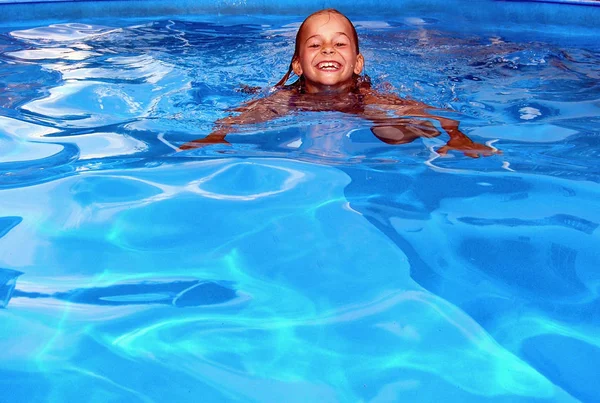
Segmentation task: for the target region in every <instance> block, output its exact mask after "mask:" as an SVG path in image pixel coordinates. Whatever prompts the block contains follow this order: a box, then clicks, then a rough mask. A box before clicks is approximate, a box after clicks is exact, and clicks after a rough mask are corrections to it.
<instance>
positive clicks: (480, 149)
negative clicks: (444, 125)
mask: <svg viewBox="0 0 600 403" xmlns="http://www.w3.org/2000/svg"><path fill="white" fill-rule="evenodd" d="M450 150H456V151H460V152H462V153H463V154H464V155H466V156H467V157H471V158H479V157H480V156H482V155H483V156H484V157H489V156H491V155H494V154H502V151H500V150H498V149H497V148H493V147H490V146H486V145H484V144H480V143H476V142H474V141H471V140H470V139H468V138H466V137H464V138H451V139H450V140H449V141H448V143H446V145H445V146H443V147H440V148H439V149H438V150H437V152H438V154H440V155H446V154H448V151H450Z"/></svg>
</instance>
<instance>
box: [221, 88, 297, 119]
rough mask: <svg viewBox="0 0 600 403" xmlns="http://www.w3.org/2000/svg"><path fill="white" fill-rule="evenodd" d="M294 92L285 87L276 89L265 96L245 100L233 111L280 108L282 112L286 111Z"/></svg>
mask: <svg viewBox="0 0 600 403" xmlns="http://www.w3.org/2000/svg"><path fill="white" fill-rule="evenodd" d="M292 92H293V91H291V90H289V89H285V88H284V89H279V90H275V91H274V92H272V93H271V94H269V95H267V96H265V97H262V98H258V99H253V100H250V101H248V102H245V103H243V104H242V105H240V106H238V107H237V108H235V109H233V111H234V112H246V111H251V110H261V109H270V110H278V111H280V112H283V113H285V112H287V110H288V109H289V100H290V97H291V96H292Z"/></svg>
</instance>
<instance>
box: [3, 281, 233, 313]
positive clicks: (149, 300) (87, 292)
mask: <svg viewBox="0 0 600 403" xmlns="http://www.w3.org/2000/svg"><path fill="white" fill-rule="evenodd" d="M236 296H237V295H236V292H235V290H233V289H231V288H228V287H226V286H224V285H221V284H217V283H215V282H210V281H201V280H188V281H172V282H143V283H133V284H115V285H111V286H108V287H91V288H76V289H73V290H69V291H65V292H55V293H52V294H46V293H39V292H26V291H21V290H15V291H14V293H13V297H21V298H53V299H58V300H62V301H68V302H71V303H76V304H88V305H103V306H106V305H108V306H119V305H148V304H163V305H173V306H175V307H178V308H184V307H191V306H204V305H215V304H222V303H225V302H227V301H230V300H232V299H234V298H235V297H236Z"/></svg>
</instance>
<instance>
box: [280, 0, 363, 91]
mask: <svg viewBox="0 0 600 403" xmlns="http://www.w3.org/2000/svg"><path fill="white" fill-rule="evenodd" d="M321 14H336V15H339V16H340V17H342V18H344V19H345V20H346V21H348V24H350V27H352V39H353V40H354V44H355V47H356V54H357V55H358V54H359V53H360V50H359V47H358V34H357V33H356V28H354V24H352V21H350V19H349V18H348V17H346V16H345V15H344V14H342V13H341V12H339V11H338V10H336V9H334V8H326V9H324V10H319V11H317V12H315V13H312V14H311V15H309V16H308V17H306V19H305V20H304V21H302V24H300V28H298V32H297V33H296V47H295V49H294V55H293V56H292V61H291V62H290V67H289V68H288V71H287V73H285V75H284V76H283V77H282V78H281V80H279V82H278V83H277V84H275V88H282V87H286V85H285V83H286V82H287V80H288V79H289V78H290V76H291V75H292V72H293V71H294V69H293V67H292V65H293V64H294V61H295V60H296V59H298V57H300V46H301V44H300V35H301V34H302V30H303V29H304V26H305V25H306V22H307V21H308V20H309V19H311V18H312V17H314V16H316V15H321ZM353 78H354V81H355V83H356V85H355V88H359V87H364V86H368V87H370V84H371V80H370V79H369V77H368V76H366V75H365V76H364V77H360V76H359V75H358V74H354V75H353ZM287 87H289V88H297V89H298V90H300V91H302V90H303V88H304V77H303V76H300V77H298V80H296V81H295V82H294V83H293V84H290V85H289V86H287Z"/></svg>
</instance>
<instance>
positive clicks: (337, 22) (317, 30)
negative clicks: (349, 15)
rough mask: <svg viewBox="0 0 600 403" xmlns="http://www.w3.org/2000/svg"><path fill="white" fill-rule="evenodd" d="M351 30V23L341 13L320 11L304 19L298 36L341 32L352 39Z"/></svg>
mask: <svg viewBox="0 0 600 403" xmlns="http://www.w3.org/2000/svg"><path fill="white" fill-rule="evenodd" d="M353 31H354V28H353V27H352V24H350V22H349V21H348V20H347V19H346V18H344V17H342V16H341V15H339V14H336V13H322V14H316V15H313V16H311V17H309V18H308V19H307V20H306V21H305V23H304V26H303V27H302V32H301V33H300V36H301V37H302V38H303V39H306V38H310V37H311V36H314V35H322V34H326V33H331V32H343V33H344V34H346V35H347V36H348V37H349V38H350V39H352V36H353Z"/></svg>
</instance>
